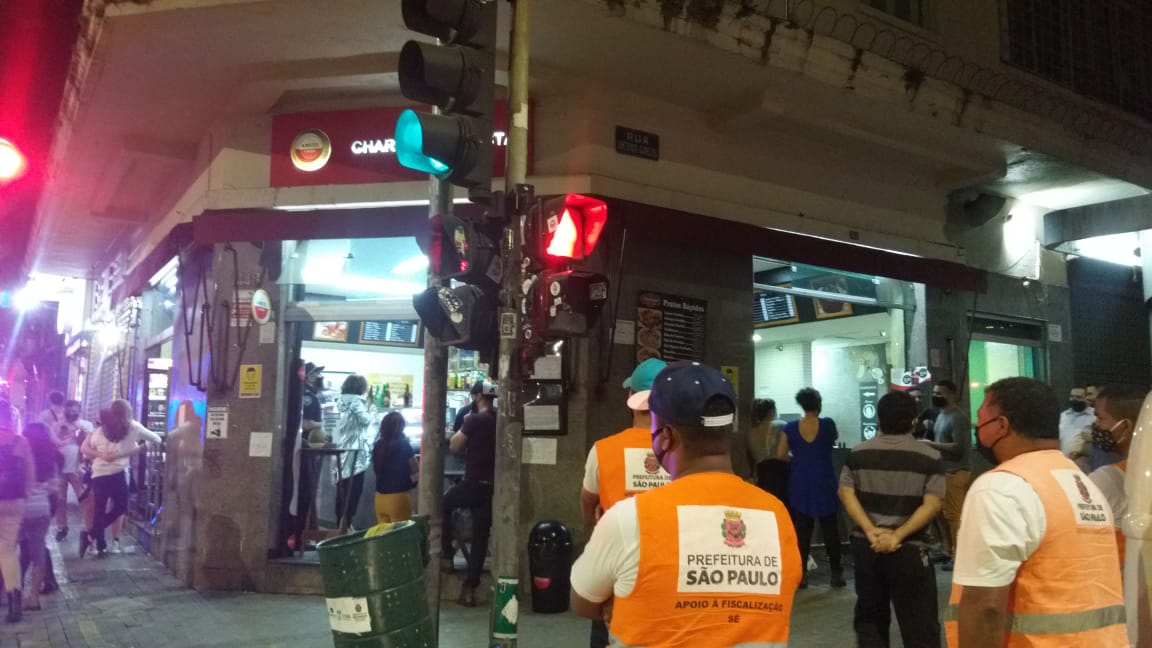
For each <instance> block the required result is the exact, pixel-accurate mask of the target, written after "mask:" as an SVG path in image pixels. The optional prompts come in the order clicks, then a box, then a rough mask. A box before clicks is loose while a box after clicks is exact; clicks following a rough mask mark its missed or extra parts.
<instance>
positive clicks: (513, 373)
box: [489, 0, 531, 648]
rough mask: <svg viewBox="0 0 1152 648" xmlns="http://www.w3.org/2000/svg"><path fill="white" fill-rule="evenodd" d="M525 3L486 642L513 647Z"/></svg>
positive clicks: (509, 174) (515, 16)
mask: <svg viewBox="0 0 1152 648" xmlns="http://www.w3.org/2000/svg"><path fill="white" fill-rule="evenodd" d="M530 5H531V2H530V0H514V1H513V3H512V33H511V36H510V38H509V45H508V49H509V63H508V67H509V75H508V79H509V80H508V95H509V96H508V113H509V114H508V158H507V159H508V168H507V170H506V171H505V173H504V181H505V187H506V188H507V192H506V193H507V194H508V201H507V205H508V209H507V213H508V223H507V225H506V227H505V230H504V237H503V239H504V240H503V246H504V254H503V257H504V278H503V282H502V284H501V291H500V292H501V307H500V355H499V366H500V386H499V389H498V392H497V394H498V396H499V398H500V407H499V409H498V411H497V415H498V418H497V428H496V437H497V443H496V483H495V484H494V488H493V498H492V531H493V534H492V535H493V544H492V547H493V555H492V559H493V560H492V575H493V577H494V578H495V588H494V592H493V596H492V599H491V600H492V604H491V606H492V609H491V612H492V617H491V619H492V620H491V624H490V626H491V637H490V642H489V643H490V645H492V646H501V647H502V648H515V646H516V639H517V624H516V619H517V617H518V611H519V601H518V599H517V594H518V590H519V583H520V550H521V547H523V546H524V544H525V539H524V538H521V537H520V528H521V523H520V480H521V472H522V470H521V456H520V453H521V438H522V432H523V424H522V422H521V420H520V405H521V404H520V402H519V399H520V390H521V367H520V366H519V363H520V354H519V351H520V344H519V342H520V326H521V321H520V319H521V317H520V312H521V311H520V304H521V301H522V300H523V298H524V295H523V279H524V267H523V265H522V263H521V261H522V258H523V252H524V251H523V227H522V220H521V219H522V214H524V213H525V211H526V210H527V208H528V205H526V204H523V203H522V200H521V197H522V196H524V195H525V193H528V195H530V193H531V192H524V191H523V190H522V189H523V188H522V187H521V185H523V184H524V183H525V181H526V180H527V175H528V28H529V7H530Z"/></svg>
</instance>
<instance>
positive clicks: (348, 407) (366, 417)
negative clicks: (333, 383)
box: [332, 374, 372, 533]
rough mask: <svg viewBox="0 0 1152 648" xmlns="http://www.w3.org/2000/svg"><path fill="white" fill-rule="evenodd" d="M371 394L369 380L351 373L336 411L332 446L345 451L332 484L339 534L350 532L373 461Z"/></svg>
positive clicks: (333, 475) (341, 388)
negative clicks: (334, 487)
mask: <svg viewBox="0 0 1152 648" xmlns="http://www.w3.org/2000/svg"><path fill="white" fill-rule="evenodd" d="M366 393H368V380H367V379H366V378H364V376H358V375H356V374H352V375H351V376H348V377H347V378H345V379H344V384H343V385H341V387H340V399H339V400H338V401H336V410H337V411H338V412H340V422H339V424H338V425H337V426H336V434H335V435H333V439H332V443H333V444H335V446H336V447H337V448H339V449H341V450H344V451H345V454H344V457H343V461H341V462H336V461H333V462H332V483H334V484H335V485H336V520H337V523H336V527H337V528H338V529H339V530H340V533H345V532H346V531H348V529H349V527H350V526H351V525H352V519H353V518H355V517H356V511H357V509H359V508H360V498H361V497H362V496H363V494H364V473H365V472H367V471H368V465H369V464H370V463H371V462H372V445H371V444H372V442H371V434H372V414H371V413H369V411H368V403H367V401H365V399H364V394H366Z"/></svg>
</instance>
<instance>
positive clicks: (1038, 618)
mask: <svg viewBox="0 0 1152 648" xmlns="http://www.w3.org/2000/svg"><path fill="white" fill-rule="evenodd" d="M959 613H960V607H959V606H957V605H948V606H945V608H944V613H943V619H944V622H945V623H947V622H949V621H958V620H959ZM1124 619H1125V613H1124V606H1123V605H1110V606H1108V607H1105V608H1097V609H1095V610H1083V611H1081V612H1063V613H1053V614H1012V615H1009V617H1008V627H1009V632H1013V633H1018V634H1029V635H1032V634H1037V635H1044V634H1075V633H1079V632H1090V631H1092V630H1099V629H1101V628H1107V627H1108V626H1114V625H1122V624H1123V623H1124Z"/></svg>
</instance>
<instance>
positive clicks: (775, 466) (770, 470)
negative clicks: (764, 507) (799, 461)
mask: <svg viewBox="0 0 1152 648" xmlns="http://www.w3.org/2000/svg"><path fill="white" fill-rule="evenodd" d="M784 426H785V423H784V421H781V420H779V419H777V418H776V401H774V400H772V399H771V398H757V399H756V400H754V401H752V429H751V430H749V431H748V459H749V463H751V464H752V477H753V478H754V479H755V480H756V485H757V486H759V487H760V488H763V489H764V490H766V491H768V492H769V493H772V494H773V495H775V496H776V498H777V499H779V500H780V501H781V502H787V501H788V480H789V474H790V473H791V470H792V464H791V463H790V462H789V459H788V453H787V452H785V453H784V454H783V455H781V454H780V438H781V437H782V436H784Z"/></svg>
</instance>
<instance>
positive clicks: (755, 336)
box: [752, 333, 764, 342]
mask: <svg viewBox="0 0 1152 648" xmlns="http://www.w3.org/2000/svg"><path fill="white" fill-rule="evenodd" d="M763 339H764V338H763V337H761V336H760V334H759V333H753V334H752V341H753V342H759V341H760V340H763Z"/></svg>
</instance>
